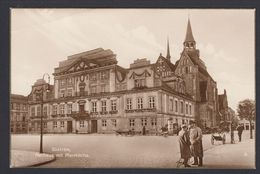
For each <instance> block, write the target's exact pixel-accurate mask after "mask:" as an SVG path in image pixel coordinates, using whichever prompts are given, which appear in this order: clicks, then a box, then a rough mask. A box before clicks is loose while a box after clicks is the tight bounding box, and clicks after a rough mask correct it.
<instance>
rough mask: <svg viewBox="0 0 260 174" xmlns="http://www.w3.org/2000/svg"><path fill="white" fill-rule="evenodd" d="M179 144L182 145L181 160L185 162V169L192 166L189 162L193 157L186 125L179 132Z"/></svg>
mask: <svg viewBox="0 0 260 174" xmlns="http://www.w3.org/2000/svg"><path fill="white" fill-rule="evenodd" d="M179 143H180V153H181V158H182V159H183V160H184V161H183V164H184V167H190V165H188V160H189V158H190V157H191V154H190V139H189V132H188V126H186V125H182V126H181V130H180V132H179Z"/></svg>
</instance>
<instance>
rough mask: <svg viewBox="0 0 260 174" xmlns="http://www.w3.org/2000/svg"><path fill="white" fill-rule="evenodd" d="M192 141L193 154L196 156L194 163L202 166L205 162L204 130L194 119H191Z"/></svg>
mask: <svg viewBox="0 0 260 174" xmlns="http://www.w3.org/2000/svg"><path fill="white" fill-rule="evenodd" d="M190 142H191V146H190V148H191V155H192V156H193V157H194V163H193V164H192V165H198V166H199V167H201V166H202V164H203V161H202V158H203V147H202V131H201V129H200V128H199V127H197V126H196V123H195V121H193V120H191V121H190Z"/></svg>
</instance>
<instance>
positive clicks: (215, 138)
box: [211, 132, 226, 144]
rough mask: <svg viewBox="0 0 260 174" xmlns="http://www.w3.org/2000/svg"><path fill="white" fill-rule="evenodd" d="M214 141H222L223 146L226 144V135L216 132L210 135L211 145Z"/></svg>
mask: <svg viewBox="0 0 260 174" xmlns="http://www.w3.org/2000/svg"><path fill="white" fill-rule="evenodd" d="M215 141H222V143H223V144H225V143H226V134H225V133H224V132H216V133H213V134H211V144H214V142H215Z"/></svg>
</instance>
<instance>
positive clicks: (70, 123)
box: [67, 121, 72, 133]
mask: <svg viewBox="0 0 260 174" xmlns="http://www.w3.org/2000/svg"><path fill="white" fill-rule="evenodd" d="M67 132H68V133H72V121H67Z"/></svg>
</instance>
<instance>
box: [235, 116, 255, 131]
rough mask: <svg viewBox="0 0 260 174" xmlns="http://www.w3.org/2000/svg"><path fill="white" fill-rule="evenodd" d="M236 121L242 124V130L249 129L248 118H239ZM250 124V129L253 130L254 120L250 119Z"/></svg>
mask: <svg viewBox="0 0 260 174" xmlns="http://www.w3.org/2000/svg"><path fill="white" fill-rule="evenodd" d="M238 122H239V124H242V125H243V126H244V130H249V129H250V123H249V121H248V120H246V119H242V120H239V121H238ZM251 124H252V129H253V130H254V129H255V121H254V120H252V123H251Z"/></svg>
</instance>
